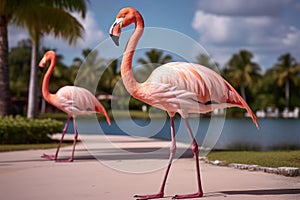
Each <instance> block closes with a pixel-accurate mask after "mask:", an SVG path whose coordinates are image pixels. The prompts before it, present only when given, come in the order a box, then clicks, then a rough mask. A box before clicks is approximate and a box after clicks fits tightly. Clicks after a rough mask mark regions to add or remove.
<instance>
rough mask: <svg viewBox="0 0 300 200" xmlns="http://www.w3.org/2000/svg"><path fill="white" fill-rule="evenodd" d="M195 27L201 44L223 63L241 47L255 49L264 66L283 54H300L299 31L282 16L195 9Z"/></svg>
mask: <svg viewBox="0 0 300 200" xmlns="http://www.w3.org/2000/svg"><path fill="white" fill-rule="evenodd" d="M228 1H232V2H233V1H234V0H228ZM212 2H216V1H212ZM238 7H240V8H241V6H238ZM244 7H245V6H244ZM192 27H193V28H194V30H195V31H197V32H198V33H199V42H200V44H202V45H203V46H204V47H206V48H207V50H208V52H210V53H212V54H213V56H214V58H215V60H216V61H217V62H220V63H221V64H224V63H226V62H227V61H228V60H229V59H230V57H231V56H232V55H233V54H234V53H237V52H238V51H240V50H241V49H247V50H249V51H251V52H253V53H254V55H255V61H258V62H262V63H260V64H262V65H265V66H263V67H265V68H266V67H270V66H271V65H272V63H271V62H273V63H274V62H275V61H276V59H277V57H278V56H280V55H281V54H283V53H286V52H291V53H292V54H295V56H297V55H299V53H300V49H299V46H297V45H298V44H299V43H300V30H299V28H297V27H295V26H291V25H288V24H287V23H286V22H285V21H284V20H283V19H282V17H277V16H276V17H274V16H271V15H270V16H268V15H251V16H245V15H241V16H238V15H227V14H216V13H213V12H206V11H204V10H200V9H199V10H197V11H196V12H195V15H194V19H193V22H192Z"/></svg>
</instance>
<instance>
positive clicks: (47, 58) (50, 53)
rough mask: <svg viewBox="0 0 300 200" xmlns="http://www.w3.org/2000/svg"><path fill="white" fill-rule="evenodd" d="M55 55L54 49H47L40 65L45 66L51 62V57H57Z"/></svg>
mask: <svg viewBox="0 0 300 200" xmlns="http://www.w3.org/2000/svg"><path fill="white" fill-rule="evenodd" d="M55 56H56V54H55V52H54V51H47V52H46V53H45V54H44V56H43V58H42V60H41V61H40V63H39V66H40V67H42V68H43V67H45V65H46V63H47V62H50V61H51V59H53V58H55Z"/></svg>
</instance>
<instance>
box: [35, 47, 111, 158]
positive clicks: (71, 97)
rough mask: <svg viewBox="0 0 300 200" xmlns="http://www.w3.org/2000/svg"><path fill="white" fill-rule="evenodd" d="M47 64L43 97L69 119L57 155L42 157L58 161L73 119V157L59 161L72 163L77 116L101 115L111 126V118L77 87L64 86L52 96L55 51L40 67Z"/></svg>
mask: <svg viewBox="0 0 300 200" xmlns="http://www.w3.org/2000/svg"><path fill="white" fill-rule="evenodd" d="M47 62H50V66H49V69H48V70H47V72H46V74H45V77H44V80H43V85H42V94H43V97H44V99H45V100H46V101H47V102H48V103H50V104H52V105H53V106H55V107H57V108H58V109H60V110H62V111H64V112H65V113H67V114H68V119H67V121H66V124H65V127H64V128H63V132H62V136H61V139H60V142H59V144H58V147H57V150H56V153H55V155H46V154H44V155H43V156H42V157H43V158H47V159H50V160H55V161H57V156H58V152H59V149H60V147H61V143H62V141H63V139H64V136H65V133H66V131H67V128H68V125H69V121H70V119H71V118H73V124H74V142H73V149H72V155H71V157H70V159H68V160H59V161H67V162H72V161H73V160H74V151H75V146H76V142H77V138H78V132H77V128H76V116H77V115H86V114H92V113H100V114H103V115H104V116H105V117H106V120H107V123H108V124H110V118H109V116H108V114H107V112H106V110H105V108H104V107H103V106H102V105H101V103H100V102H99V101H98V100H97V99H96V97H95V96H94V95H93V94H92V93H91V92H90V91H88V90H87V89H84V88H81V87H76V86H64V87H62V88H60V89H59V90H58V91H57V92H56V94H51V93H50V92H49V81H50V77H51V75H52V73H53V70H54V68H55V65H56V54H55V52H54V51H47V52H46V53H45V55H44V57H43V58H42V60H41V61H40V63H39V66H40V67H44V66H45V64H46V63H47Z"/></svg>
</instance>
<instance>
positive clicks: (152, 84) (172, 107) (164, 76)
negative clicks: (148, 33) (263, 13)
mask: <svg viewBox="0 0 300 200" xmlns="http://www.w3.org/2000/svg"><path fill="white" fill-rule="evenodd" d="M132 23H133V24H135V30H134V32H133V34H132V36H131V37H130V39H129V41H128V43H127V46H126V48H125V51H124V55H123V60H122V65H121V75H122V79H123V82H124V85H125V87H126V89H127V91H128V92H129V93H130V94H131V95H132V96H133V97H134V98H136V99H139V100H141V101H143V102H145V103H147V104H150V105H152V106H155V107H158V108H160V109H163V110H165V111H167V113H168V115H169V117H170V126H171V138H172V144H171V147H170V157H169V162H168V166H167V169H166V172H165V175H164V178H163V181H162V184H161V187H160V189H159V192H158V193H157V194H149V195H135V197H136V198H138V199H154V198H161V197H163V196H164V188H165V184H166V180H167V176H168V173H169V170H170V167H171V164H172V160H173V156H174V154H175V150H176V141H175V133H174V115H175V113H179V114H180V115H181V117H182V118H183V119H184V121H185V123H186V127H187V131H188V133H189V135H190V137H191V139H192V151H193V153H194V158H195V159H196V170H197V182H198V187H197V188H198V191H197V192H196V193H193V194H184V195H176V196H174V198H175V199H184V198H196V197H202V196H203V190H202V186H201V179H200V167H199V160H198V144H197V142H196V140H195V138H194V136H193V133H192V130H191V127H190V125H189V123H188V120H187V117H188V114H189V113H207V112H210V111H212V110H213V109H215V108H227V107H234V106H236V107H241V108H245V109H246V110H247V111H248V113H249V114H250V116H251V117H252V120H253V122H254V123H255V124H256V126H257V127H258V122H257V119H256V117H255V115H254V114H253V112H252V111H251V109H250V108H249V106H248V105H247V103H246V102H245V101H244V100H243V98H242V97H241V96H240V95H239V94H238V93H237V92H236V91H235V89H234V88H233V87H232V86H231V85H230V84H229V83H228V82H227V81H226V80H224V79H223V78H222V77H221V76H220V75H219V74H217V73H216V72H214V71H212V70H210V69H209V68H206V67H204V66H201V65H199V64H193V63H186V62H171V63H167V64H164V65H162V66H160V67H158V68H156V69H155V70H154V71H153V72H152V74H151V75H150V76H149V78H148V79H147V80H146V81H145V82H144V83H138V82H137V81H136V80H135V78H134V76H133V72H132V58H133V54H134V51H135V48H136V45H137V43H138V41H139V39H140V37H141V36H142V34H143V29H144V21H143V17H142V16H141V14H140V13H139V12H138V11H137V10H135V9H134V8H124V9H122V10H121V11H120V12H119V13H118V15H117V17H116V21H115V22H114V23H113V25H112V26H111V28H110V35H111V37H112V39H113V41H114V42H115V43H116V45H118V44H119V36H120V34H121V29H122V28H123V27H126V26H128V25H130V24H132Z"/></svg>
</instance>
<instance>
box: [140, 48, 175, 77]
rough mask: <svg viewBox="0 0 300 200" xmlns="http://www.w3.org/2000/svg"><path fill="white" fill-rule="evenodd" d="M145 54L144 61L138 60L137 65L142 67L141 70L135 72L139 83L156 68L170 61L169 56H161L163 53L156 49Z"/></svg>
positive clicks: (142, 59)
mask: <svg viewBox="0 0 300 200" xmlns="http://www.w3.org/2000/svg"><path fill="white" fill-rule="evenodd" d="M145 54H146V57H147V58H146V59H144V58H140V59H138V63H140V64H142V65H143V66H142V68H138V69H137V70H135V73H136V74H137V77H136V78H137V80H138V81H141V82H143V81H145V80H146V79H147V78H148V76H149V75H150V74H151V72H152V71H153V70H154V69H155V68H156V67H158V66H160V65H162V64H165V63H167V62H169V61H170V60H172V57H171V56H170V55H163V51H160V50H157V49H151V50H150V51H147V52H146V53H145Z"/></svg>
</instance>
